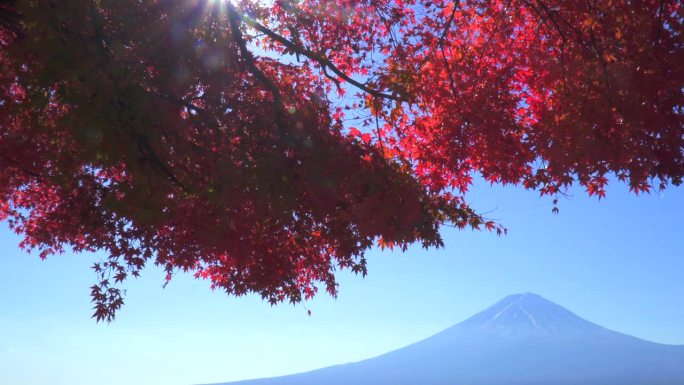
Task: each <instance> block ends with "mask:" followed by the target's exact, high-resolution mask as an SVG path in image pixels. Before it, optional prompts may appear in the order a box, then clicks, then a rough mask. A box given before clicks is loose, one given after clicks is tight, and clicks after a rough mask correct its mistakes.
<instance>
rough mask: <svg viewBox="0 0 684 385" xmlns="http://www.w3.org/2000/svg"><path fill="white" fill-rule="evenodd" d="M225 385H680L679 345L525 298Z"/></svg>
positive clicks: (683, 361) (683, 373) (682, 354)
mask: <svg viewBox="0 0 684 385" xmlns="http://www.w3.org/2000/svg"><path fill="white" fill-rule="evenodd" d="M227 384H228V383H227ZM230 384H232V385H295V384H296V385H308V384H311V385H314V384H315V385H319V384H320V385H326V384H327V385H347V384H356V385H390V384H391V385H419V384H435V385H441V384H444V385H447V384H449V385H456V384H463V385H466V384H468V385H504V384H505V385H536V384H539V385H542V384H543V385H547V384H556V385H565V384H567V385H571V384H572V385H585V384H586V385H646V384H653V385H682V384H684V346H670V345H662V344H656V343H653V342H648V341H644V340H640V339H638V338H634V337H631V336H628V335H624V334H620V333H617V332H613V331H610V330H608V329H605V328H603V327H601V326H598V325H596V324H593V323H591V322H589V321H586V320H584V319H582V318H580V317H578V316H576V315H575V314H573V313H572V312H570V311H568V310H566V309H565V308H563V307H561V306H558V305H556V304H554V303H552V302H550V301H548V300H546V299H544V298H542V297H540V296H538V295H535V294H531V293H524V294H517V295H512V296H508V297H506V298H504V299H503V300H501V301H499V302H498V303H496V304H495V305H493V306H492V307H490V308H488V309H486V310H485V311H483V312H481V313H478V314H476V315H475V316H473V317H471V318H469V319H467V320H466V321H464V322H461V323H459V324H457V325H454V326H452V327H450V328H448V329H446V330H444V331H442V332H440V333H438V334H436V335H434V336H432V337H429V338H427V339H425V340H422V341H420V342H417V343H415V344H412V345H409V346H407V347H405V348H402V349H399V350H395V351H393V352H389V353H387V354H384V355H381V356H379V357H375V358H371V359H368V360H365V361H360V362H356V363H351V364H346V365H339V366H333V367H329V368H323V369H319V370H315V371H312V372H307V373H301V374H295V375H290V376H284V377H276V378H270V379H261V380H251V381H241V382H233V383H230Z"/></svg>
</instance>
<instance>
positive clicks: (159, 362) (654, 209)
mask: <svg viewBox="0 0 684 385" xmlns="http://www.w3.org/2000/svg"><path fill="white" fill-rule="evenodd" d="M470 197H471V198H470V199H471V201H472V202H473V203H474V206H475V207H476V208H477V209H479V211H480V212H487V211H491V213H490V214H489V215H488V216H489V217H493V218H497V219H499V220H500V221H501V222H502V223H503V224H504V225H506V226H507V227H508V229H509V235H507V236H503V237H497V236H496V235H493V234H490V233H487V232H472V231H456V230H453V229H447V228H445V229H444V236H445V243H446V247H445V248H443V249H439V250H429V251H427V252H426V251H423V250H421V249H420V248H418V247H416V248H412V249H410V250H409V251H408V252H406V253H404V254H402V253H400V252H387V251H386V252H380V251H379V250H372V251H370V253H369V255H368V257H369V270H370V274H369V276H368V277H366V278H365V279H362V278H360V277H356V276H352V275H350V274H341V275H339V278H340V282H341V289H340V295H339V298H338V299H337V300H333V299H331V298H329V297H327V296H325V295H323V296H321V297H320V298H318V299H316V300H314V301H311V302H309V303H307V304H306V305H298V306H294V307H293V306H291V305H280V306H276V307H271V306H269V305H268V304H267V303H264V302H262V301H261V300H260V299H259V298H258V297H257V296H247V297H243V298H239V299H235V298H227V297H226V296H225V295H223V294H222V293H220V292H211V291H210V290H209V289H208V285H207V284H206V283H205V282H200V281H195V280H194V279H192V278H191V277H189V276H182V275H179V276H177V278H175V280H174V281H172V283H171V285H169V286H168V287H167V288H166V289H162V288H161V284H162V282H163V274H161V273H160V272H159V271H158V270H155V269H154V268H148V269H147V270H146V271H145V272H144V274H143V276H142V278H140V279H138V280H133V281H130V282H128V284H127V289H128V295H127V297H126V305H125V306H124V307H123V309H122V310H121V311H120V312H119V314H118V318H117V319H116V321H115V322H114V323H112V324H110V325H107V324H96V323H95V321H94V320H92V319H90V315H91V309H90V304H89V300H90V299H89V296H88V294H89V289H88V287H89V286H90V285H91V284H92V283H93V282H94V280H95V277H94V275H93V273H92V271H91V270H90V268H89V267H90V265H91V264H92V262H93V261H94V260H96V259H98V256H97V255H73V254H68V253H67V254H64V255H61V256H53V257H51V258H49V259H48V260H46V261H40V259H39V258H38V257H37V256H36V255H27V254H26V253H24V252H23V251H21V250H20V249H18V247H17V243H18V238H17V236H16V235H13V234H12V233H10V232H9V231H8V230H7V227H6V225H5V224H0V251H2V253H1V254H0V384H11V385H44V384H51V385H60V384H64V385H67V384H68V385H81V384H83V385H86V384H87V385H91V384H101V385H106V384H146V385H155V384H164V385H174V384H197V383H208V382H218V381H229V380H238V379H246V378H255V377H265V376H273V375H280V374H287V373H294V372H300V371H304V370H309V369H314V368H319V367H323V366H327V365H332V364H340V363H345V362H350V361H356V360H361V359H364V358H368V357H372V356H374V355H378V354H381V353H384V352H386V351H389V350H392V349H395V348H399V347H401V346H404V345H407V344H409V343H411V342H414V341H418V340H420V339H423V338H425V337H427V336H429V335H431V334H434V333H436V332H438V331H440V330H442V329H444V328H446V327H448V326H450V325H452V324H454V323H457V322H459V321H462V320H464V319H465V318H467V317H469V316H470V315H472V314H474V313H476V312H478V311H480V310H483V309H484V308H486V307H487V306H489V305H491V304H493V303H494V302H496V301H497V300H499V299H501V298H502V297H504V296H506V295H508V294H512V293H518V292H525V291H530V292H535V293H537V294H540V295H542V296H544V297H546V298H547V299H549V300H552V301H554V302H556V303H558V304H560V305H562V306H565V307H567V308H568V309H570V310H572V311H573V312H575V313H577V314H578V315H580V316H582V317H583V318H586V319H588V320H590V321H593V322H595V323H598V324H600V325H602V326H605V327H608V328H610V329H613V330H617V331H620V332H623V333H627V334H631V335H634V336H637V337H641V338H644V339H648V340H652V341H657V342H661V343H668V344H684V327H683V325H684V279H682V274H684V231H682V229H683V226H682V220H683V219H684V205H683V204H682V203H684V188H672V189H669V190H666V191H665V192H664V193H662V194H659V193H654V194H651V195H645V196H639V197H636V196H634V195H633V194H629V193H628V191H627V188H626V187H625V186H624V185H620V184H615V186H613V187H612V188H610V189H609V191H608V197H607V198H606V199H604V200H601V201H598V200H597V199H595V198H588V197H586V196H585V194H583V193H582V192H580V191H577V192H575V196H574V197H572V198H571V199H570V200H565V199H563V200H561V202H560V214H558V215H554V214H552V213H551V208H552V205H551V202H550V199H548V198H539V196H538V194H536V193H534V192H529V191H524V190H521V189H517V188H502V187H497V186H494V187H490V186H489V185H485V184H481V185H477V186H475V187H474V188H473V190H472V192H471V194H470ZM307 309H310V310H311V311H312V312H313V314H312V316H311V317H309V316H307V314H306V310H307Z"/></svg>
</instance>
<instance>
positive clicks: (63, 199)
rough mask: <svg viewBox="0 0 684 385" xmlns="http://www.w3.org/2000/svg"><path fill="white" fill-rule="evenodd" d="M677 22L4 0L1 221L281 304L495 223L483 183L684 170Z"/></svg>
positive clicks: (481, 9) (104, 295) (601, 189)
mask: <svg viewBox="0 0 684 385" xmlns="http://www.w3.org/2000/svg"><path fill="white" fill-rule="evenodd" d="M683 22H684V7H683V6H682V4H681V3H680V2H678V1H665V0H660V1H657V0H642V1H636V0H584V1H579V0H564V1H560V0H506V1H503V0H493V1H484V0H482V1H478V0H461V1H446V0H434V1H427V0H361V1H350V0H336V1H327V0H322V1H321V0H318V1H314V0H276V1H274V2H265V1H261V2H259V1H248V0H233V1H223V0H222V1H218V0H213V1H212V0H164V1H162V0H157V1H146V2H145V1H133V0H93V1H82V0H79V1H76V0H59V1H37V0H18V1H14V0H0V69H1V70H0V162H1V164H2V167H1V168H0V220H5V221H7V222H8V223H9V225H10V227H11V228H13V229H14V230H15V231H16V232H17V233H20V234H22V235H23V241H22V242H21V246H22V247H24V248H27V249H37V250H38V251H39V252H40V256H41V258H45V257H46V256H48V255H50V254H53V253H59V252H62V251H63V250H64V248H65V247H67V248H71V249H73V250H75V251H97V250H104V251H105V252H106V254H107V255H108V257H107V258H106V259H105V260H103V261H102V262H101V263H98V264H96V265H95V266H94V269H95V271H96V272H97V274H98V277H99V282H98V284H96V285H94V286H93V287H92V296H93V302H94V304H95V315H94V317H96V318H97V319H98V320H107V321H109V320H111V319H112V318H113V317H114V315H115V312H116V310H118V309H119V308H120V307H121V305H122V304H123V292H122V290H121V288H120V287H119V284H120V283H121V282H122V281H124V280H125V279H126V278H127V277H128V276H130V275H133V276H138V275H139V274H140V271H141V269H142V268H143V267H144V266H145V264H147V263H148V262H154V263H155V264H157V265H160V266H162V267H163V268H164V269H165V270H166V271H167V273H168V278H169V279H170V277H171V275H172V274H173V273H174V272H175V271H179V270H180V271H190V272H193V273H194V274H195V276H196V277H198V278H204V279H208V280H210V281H211V283H212V287H214V288H219V289H222V290H224V291H225V292H227V293H229V294H234V295H242V294H245V293H248V292H256V293H259V294H260V295H261V296H262V297H263V298H264V299H267V300H268V301H270V302H271V303H276V302H279V301H283V300H290V301H292V302H298V301H301V300H302V299H308V298H311V297H312V296H314V295H315V294H316V292H317V290H318V288H317V287H318V286H319V285H321V284H322V285H323V286H324V287H325V289H326V291H327V292H328V293H330V294H332V295H335V293H336V290H337V285H336V283H335V277H334V271H335V270H336V269H338V268H349V269H352V270H353V271H354V272H357V273H362V274H365V273H366V260H365V258H364V251H365V250H367V249H368V248H370V247H372V246H374V245H376V244H377V245H380V246H381V247H394V246H398V247H401V248H406V247H407V245H409V244H412V243H415V242H419V243H422V245H423V246H425V247H429V246H440V245H442V240H441V238H440V233H439V229H440V226H441V225H444V224H452V225H455V226H458V227H461V228H463V227H467V226H471V227H476V228H479V227H485V228H488V229H491V230H495V231H502V229H501V228H500V227H499V225H498V224H496V223H493V222H491V221H488V220H486V219H485V218H483V217H482V216H480V215H478V214H477V213H476V212H475V211H474V210H473V209H471V208H470V207H469V206H468V203H467V201H466V197H465V194H466V191H467V189H468V187H469V185H470V184H471V183H472V177H473V175H475V174H481V175H482V176H483V177H484V178H485V179H487V180H488V181H491V182H492V183H513V184H522V185H523V186H524V187H526V188H529V189H536V190H538V191H539V192H540V193H542V194H547V195H557V194H563V193H564V191H566V189H567V188H568V187H569V186H570V185H572V184H573V183H578V184H579V185H581V186H583V187H584V188H586V190H587V191H588V193H589V194H590V195H598V196H599V197H602V196H604V194H605V186H606V184H607V183H608V177H609V176H610V175H611V174H613V175H616V176H617V178H618V179H620V180H622V181H626V183H628V184H629V186H630V188H631V189H632V190H634V191H635V192H637V193H638V192H643V191H649V189H651V188H652V187H660V188H664V187H665V186H666V185H667V184H669V183H673V184H677V185H678V184H680V183H681V181H682V176H683V174H684V155H683V150H682V149H683V147H684V138H683V132H684V131H683V129H682V127H683V126H682V123H683V113H684V96H683V92H682V90H683V89H684V68H683V67H682V63H684V50H683V49H682V47H683V43H684V41H683V36H682V23H683Z"/></svg>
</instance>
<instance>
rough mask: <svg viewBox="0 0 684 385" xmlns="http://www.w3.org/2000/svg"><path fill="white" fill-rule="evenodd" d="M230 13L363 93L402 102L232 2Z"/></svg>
mask: <svg viewBox="0 0 684 385" xmlns="http://www.w3.org/2000/svg"><path fill="white" fill-rule="evenodd" d="M228 12H229V13H232V14H234V15H236V16H237V17H239V19H240V20H242V21H243V22H245V23H246V24H247V25H249V26H250V27H252V28H254V29H256V30H257V31H259V32H261V33H263V34H264V35H266V36H268V37H269V38H271V39H273V40H275V41H277V42H278V43H280V44H282V45H284V46H285V47H287V48H288V49H290V50H292V51H293V52H295V53H297V54H300V55H302V56H305V57H307V58H309V59H311V60H313V61H316V62H318V64H320V65H321V67H323V68H329V69H330V70H331V71H332V72H334V73H335V74H336V75H337V76H339V77H340V78H342V79H344V80H345V81H346V82H348V83H349V84H351V85H353V86H354V87H356V88H358V89H360V90H361V91H363V92H365V93H367V94H370V95H372V96H375V97H379V98H384V99H390V100H396V101H402V100H401V98H400V97H398V96H395V95H390V94H387V93H384V92H382V91H378V90H375V89H372V88H369V87H368V86H366V85H365V84H363V83H360V82H358V81H356V80H354V79H352V78H351V77H349V75H347V74H345V73H344V72H342V70H340V69H339V68H337V66H336V65H335V64H334V63H333V62H331V61H330V59H328V58H327V57H325V55H322V54H320V53H317V52H314V51H311V50H309V49H306V48H304V47H302V46H300V45H298V44H296V43H294V42H292V41H290V40H288V39H286V38H285V37H284V36H281V35H279V34H277V33H276V32H274V31H273V30H271V29H269V28H267V27H265V26H264V25H262V24H260V23H259V22H258V21H256V20H254V19H253V18H251V17H249V16H246V15H243V14H241V13H239V12H238V11H237V10H236V9H235V7H234V6H233V5H232V4H230V2H228Z"/></svg>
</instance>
